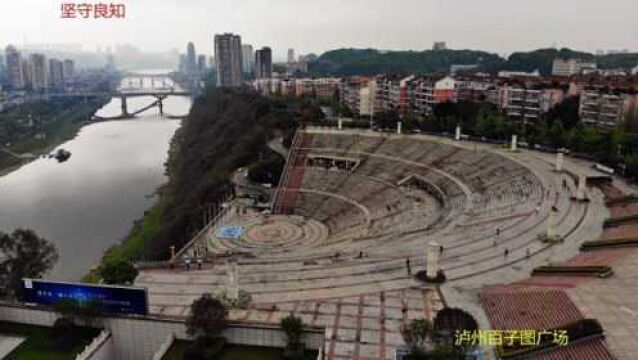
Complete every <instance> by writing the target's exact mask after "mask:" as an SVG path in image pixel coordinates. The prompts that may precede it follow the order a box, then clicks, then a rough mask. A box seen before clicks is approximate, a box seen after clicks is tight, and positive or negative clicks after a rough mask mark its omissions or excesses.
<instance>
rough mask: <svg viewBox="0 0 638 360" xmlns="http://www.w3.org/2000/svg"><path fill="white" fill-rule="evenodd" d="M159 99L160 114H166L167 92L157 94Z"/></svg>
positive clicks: (156, 96)
mask: <svg viewBox="0 0 638 360" xmlns="http://www.w3.org/2000/svg"><path fill="white" fill-rule="evenodd" d="M154 96H155V98H156V99H157V108H158V109H159V113H160V116H164V102H163V101H164V99H166V97H167V95H166V94H156V95H154Z"/></svg>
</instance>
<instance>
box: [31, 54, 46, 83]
mask: <svg viewBox="0 0 638 360" xmlns="http://www.w3.org/2000/svg"><path fill="white" fill-rule="evenodd" d="M47 70H48V69H47V60H46V57H45V56H44V55H42V54H31V55H29V77H30V78H31V86H32V87H33V90H35V91H39V90H44V89H46V88H47V87H48V86H49V78H48V71H47Z"/></svg>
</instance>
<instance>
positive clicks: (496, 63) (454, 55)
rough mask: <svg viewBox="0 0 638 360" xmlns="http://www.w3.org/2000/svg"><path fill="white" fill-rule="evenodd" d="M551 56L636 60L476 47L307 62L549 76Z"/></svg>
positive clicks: (317, 68)
mask: <svg viewBox="0 0 638 360" xmlns="http://www.w3.org/2000/svg"><path fill="white" fill-rule="evenodd" d="M555 58H563V59H567V58H579V59H583V60H594V61H596V62H597V63H598V65H599V67H600V68H603V69H613V68H619V67H620V68H632V67H634V66H636V64H637V63H638V53H627V54H608V55H594V54H591V53H586V52H580V51H574V50H571V49H566V48H563V49H554V48H549V49H538V50H534V51H529V52H514V53H512V54H511V55H510V56H509V57H508V58H507V59H505V58H502V57H500V56H499V55H497V54H493V53H488V52H485V51H477V50H438V51H434V50H425V51H379V50H375V49H337V50H331V51H327V52H325V53H324V54H322V55H321V56H320V57H319V58H318V59H317V60H315V61H312V62H310V64H309V71H310V72H311V73H312V74H315V75H325V74H332V75H339V76H349V75H373V74H416V75H422V74H429V73H436V72H448V71H449V70H450V66H451V65H458V64H466V65H467V64H476V65H479V70H481V71H486V72H490V73H495V72H497V71H499V70H511V71H534V70H539V71H540V73H541V74H542V75H550V74H551V72H552V63H553V61H554V59H555Z"/></svg>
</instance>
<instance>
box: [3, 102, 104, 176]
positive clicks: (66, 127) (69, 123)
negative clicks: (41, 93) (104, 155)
mask: <svg viewBox="0 0 638 360" xmlns="http://www.w3.org/2000/svg"><path fill="white" fill-rule="evenodd" d="M109 101H110V97H102V98H98V99H90V100H88V101H87V102H79V103H76V104H72V105H71V107H70V108H59V109H54V111H53V112H52V113H49V112H47V113H46V115H45V116H43V117H42V118H40V119H38V123H39V124H37V125H34V126H33V127H34V129H31V130H29V134H30V135H29V136H25V137H23V138H22V139H20V140H18V141H16V142H15V143H14V144H12V145H11V146H9V147H8V148H7V150H9V152H11V153H13V154H16V155H18V154H29V155H28V156H20V157H18V156H15V155H10V154H9V153H8V152H0V177H1V176H4V175H7V174H9V173H11V172H13V171H15V170H18V169H19V168H20V167H22V166H23V165H25V164H28V163H29V162H30V161H32V160H35V159H37V158H38V157H39V156H41V155H46V154H48V153H49V152H51V151H52V150H53V149H55V148H56V147H57V146H59V145H60V144H62V143H64V142H66V141H68V140H71V139H73V138H75V136H76V135H77V133H78V132H79V131H80V129H81V128H82V127H83V126H84V125H88V124H91V122H90V121H88V119H90V118H91V116H92V115H93V114H95V112H96V111H98V110H99V109H100V108H101V107H103V106H104V105H105V104H107V103H108V102H109ZM29 106H42V104H35V105H34V104H25V105H22V107H24V108H22V109H18V110H16V111H14V112H9V113H3V114H0V120H2V121H3V122H4V121H11V122H16V123H17V122H20V121H24V120H22V119H20V118H19V117H20V116H22V115H23V114H24V113H27V112H29V110H28V107H29ZM3 116H4V117H6V118H2V117H3ZM12 126H16V125H15V124H14V125H12ZM33 133H35V134H37V135H38V136H35V135H33Z"/></svg>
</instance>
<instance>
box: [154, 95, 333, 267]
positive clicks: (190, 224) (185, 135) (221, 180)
mask: <svg viewBox="0 0 638 360" xmlns="http://www.w3.org/2000/svg"><path fill="white" fill-rule="evenodd" d="M320 116H321V113H320V111H318V109H317V106H316V105H314V104H313V103H312V101H310V100H308V101H300V102H299V103H289V102H286V101H284V100H277V99H269V98H265V97H263V96H260V95H259V94H256V93H252V92H248V91H245V90H234V89H214V90H210V91H207V93H206V95H205V96H204V97H202V98H199V99H197V100H196V101H195V103H194V104H193V107H192V108H191V112H190V114H189V116H188V118H187V119H185V120H184V122H183V123H182V126H181V128H180V129H179V130H178V131H177V133H176V134H175V136H174V138H173V142H172V145H171V149H170V152H169V159H168V161H167V164H166V171H167V174H168V175H169V182H168V184H166V185H165V186H164V187H163V188H162V191H161V200H160V207H161V209H162V214H161V229H160V230H159V233H158V235H157V236H155V237H154V239H153V240H152V241H151V243H150V244H148V245H147V246H146V249H145V254H144V258H146V259H148V260H160V259H167V258H168V256H169V246H171V245H176V247H177V248H178V249H179V248H180V247H181V246H182V245H183V244H185V243H186V242H188V240H190V237H191V236H192V235H193V234H194V233H195V232H196V231H198V230H199V229H200V227H201V226H202V223H201V220H202V209H205V208H207V207H208V206H209V205H210V204H214V203H218V202H219V201H220V200H221V199H223V197H224V196H226V195H227V194H228V193H229V191H230V176H231V175H232V173H233V172H234V171H235V170H236V169H237V168H239V167H248V166H250V165H251V164H253V163H257V162H258V161H259V157H260V154H262V155H264V154H268V153H269V150H268V147H267V143H268V141H269V140H271V139H273V138H275V137H278V136H284V138H290V137H291V134H293V132H294V130H295V129H296V127H297V124H298V123H299V122H303V121H312V120H313V119H316V118H318V117H320ZM262 160H267V158H263V157H262ZM262 165H265V166H267V168H268V169H273V168H275V167H277V166H274V167H273V166H270V165H276V164H262ZM268 169H267V170H268ZM257 170H259V168H258V169H257ZM268 171H270V170H268ZM263 174H265V173H262V175H263ZM264 176H268V175H264ZM276 181H277V177H276V176H274V175H273V183H276Z"/></svg>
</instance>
